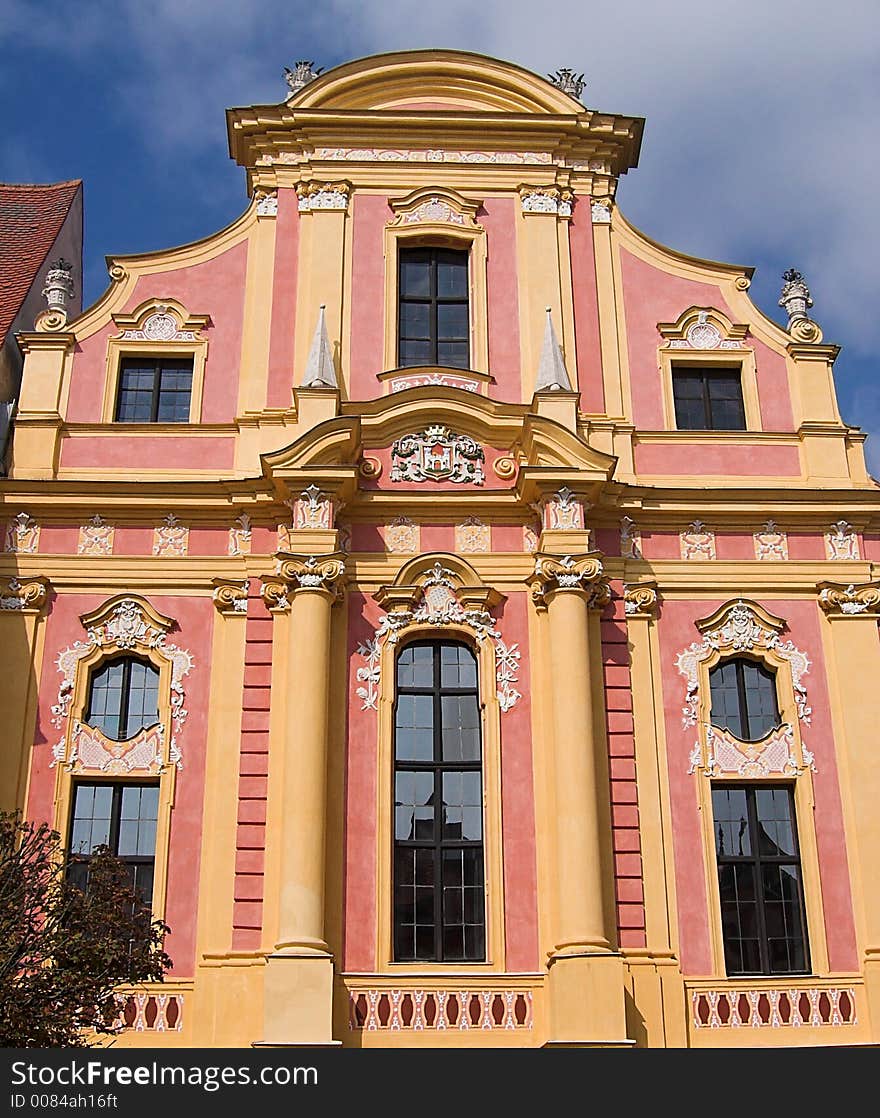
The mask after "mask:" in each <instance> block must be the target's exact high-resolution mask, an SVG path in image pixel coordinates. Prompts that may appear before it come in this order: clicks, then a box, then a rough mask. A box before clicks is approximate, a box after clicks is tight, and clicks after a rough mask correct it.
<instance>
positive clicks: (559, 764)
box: [533, 554, 629, 1047]
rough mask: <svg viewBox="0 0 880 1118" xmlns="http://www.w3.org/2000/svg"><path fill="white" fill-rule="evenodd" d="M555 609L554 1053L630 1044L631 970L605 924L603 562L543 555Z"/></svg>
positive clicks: (541, 591)
mask: <svg viewBox="0 0 880 1118" xmlns="http://www.w3.org/2000/svg"><path fill="white" fill-rule="evenodd" d="M533 584H534V591H533V593H534V594H535V596H536V598H537V599H538V601H539V605H543V606H545V607H546V609H547V613H548V619H549V624H550V634H549V636H550V659H551V671H552V680H553V703H552V709H553V731H554V733H553V738H554V757H553V772H554V783H555V800H556V862H557V872H556V879H557V880H556V885H557V917H556V929H555V934H554V936H553V942H554V949H553V951H552V953H551V957H550V963H549V968H550V969H549V974H548V983H547V991H548V999H549V1007H550V1039H549V1042H548V1043H550V1044H551V1045H561V1046H565V1047H593V1046H615V1047H616V1046H619V1045H624V1044H628V1043H629V1042H628V1041H627V1040H626V1023H625V1016H624V994H623V965H622V961H621V957H620V954H619V953H618V952H617V951H616V950H614V948H613V947H612V942H613V939H614V931H613V928H611V927H609V926H608V924H607V921H606V906H605V901H604V893H605V877H604V874H603V868H604V866H605V864H607V855H608V852H610V848H611V842H610V836H609V835H606V834H604V831H605V829H606V828H605V827H604V825H603V824H602V822H601V820H602V816H603V812H602V811H601V805H600V799H599V797H600V796H602V795H605V791H604V790H603V789H601V788H600V784H599V777H598V770H599V760H600V746H601V742H600V741H599V740H597V738H596V734H595V729H594V727H595V721H594V709H593V693H594V683H593V680H592V675H591V672H590V660H591V655H590V609H591V607H594V606H601V605H604V604H605V602H607V600H608V585H607V583H606V582H605V581H604V578H603V568H602V563H601V560H600V559H599V558H598V557H597V556H596V555H580V556H570V555H567V556H564V557H556V556H549V555H545V554H539V555H538V557H537V561H536V564H535V575H534V577H533Z"/></svg>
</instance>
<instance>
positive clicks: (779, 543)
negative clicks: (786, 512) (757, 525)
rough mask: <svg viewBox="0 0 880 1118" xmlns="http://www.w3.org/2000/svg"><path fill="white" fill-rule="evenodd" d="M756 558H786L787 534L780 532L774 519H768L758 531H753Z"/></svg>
mask: <svg viewBox="0 0 880 1118" xmlns="http://www.w3.org/2000/svg"><path fill="white" fill-rule="evenodd" d="M754 539H755V558H756V559H787V558H788V536H786V534H785V532H780V531H779V528H778V527H777V526H776V521H775V520H768V521H767V522H766V523H765V524H764V526H763V527H762V528H761V529H760V531H758V532H755V534H754Z"/></svg>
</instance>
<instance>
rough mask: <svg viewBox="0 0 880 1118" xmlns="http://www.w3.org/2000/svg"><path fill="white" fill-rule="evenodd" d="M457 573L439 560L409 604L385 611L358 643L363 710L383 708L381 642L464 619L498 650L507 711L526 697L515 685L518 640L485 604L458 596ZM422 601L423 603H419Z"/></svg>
mask: <svg viewBox="0 0 880 1118" xmlns="http://www.w3.org/2000/svg"><path fill="white" fill-rule="evenodd" d="M456 577H457V576H456V575H455V573H454V572H453V571H451V570H449V568H448V567H444V566H443V565H442V564H441V563H439V562H437V563H435V564H434V566H433V567H432V568H431V570H430V571H428V572H427V573H426V575H425V576H424V577H423V579H422V581H421V582H420V584H419V585H418V586H417V587H414V588H413V594H412V600H411V604H410V606H409V607H408V608H403V609H395V610H393V611H392V612H390V613H386V614H385V616H384V617H383V618H382V620H381V621H380V622H379V626H378V628H377V629H376V631H375V636H374V637H373V639H372V640H369V641H367V642H366V643H363V642H362V643H360V644H358V649H357V654H358V656H360V657H361V658H362V659H363V660H364V661H365V664H364V666H363V667H361V668H358V669H357V672H356V679H357V682H358V684H359V686H358V687H357V688H356V690H355V693H356V695H357V696H358V698H359V699H360V700H361V710H378V709H379V705H378V701H379V684H380V678H381V675H380V666H379V664H380V658H381V655H382V646H383V645H384V644H385V642H386V641H387V642H388V644H390V645H395V644H397V642H398V640H399V639H400V637H401V635H402V634H403V633H404V632H405V631H406V630H407V629H408V628H409V627H410V626H412V625H425V624H427V625H436V626H444V625H464V626H465V627H466V628H468V629H470V630H471V632H472V633H473V634H474V637H475V638H476V641H477V643H478V644H480V645H482V644H483V643H484V642H485V641H489V642H490V643H491V644H492V646H493V648H494V650H495V683H496V692H495V694H496V698H497V699H498V705H499V707H500V708H501V711H502V713H507V711H509V710H510V709H511V708H512V707H514V706H515V705H516V703H517V702H518V701H519V699H521V698H522V695H521V693H520V692H519V691H518V690H517V689H516V684H517V683H518V682H519V666H520V665H519V661H520V657H521V655H522V654H521V652H520V650H519V645H518V644H516V643H514V644H510V645H508V644H506V643H505V641H504V639H503V637H502V635H501V633H500V632H499V630H498V629H496V628H495V619H494V618H493V617H492V615H491V614H490V613H489V611H488V610H487V609H485V608H483V607H480V606H468V605H467V604H462V602H460V601H459V598H458V594H459V591H458V590H457V587H456ZM416 603H418V604H416Z"/></svg>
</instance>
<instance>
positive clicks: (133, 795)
mask: <svg viewBox="0 0 880 1118" xmlns="http://www.w3.org/2000/svg"><path fill="white" fill-rule="evenodd" d="M158 815H159V786H158V784H75V785H74V789H73V818H72V822H71V826H70V860H69V862H68V876H69V877H70V879H71V880H72V881H74V882H76V883H77V884H79V885H81V886H82V887H83V888H85V887H87V885H88V877H89V862H90V860H91V856H92V854H93V853H94V851H95V848H96V847H98V846H108V847H109V848H110V851H111V852H112V853H113V854H115V855H116V856H117V857H118V858H119V859H120V861H122V862H123V863H124V864H125V866H126V869H127V871H128V875H129V881H130V883H131V886H132V888H134V889H135V890H136V891H137V893H138V895H139V896H140V897H141V899H142V900H143V902H144V904H145V905H149V904H150V903H151V902H152V898H153V871H154V867H155V860H156V820H157V818H158Z"/></svg>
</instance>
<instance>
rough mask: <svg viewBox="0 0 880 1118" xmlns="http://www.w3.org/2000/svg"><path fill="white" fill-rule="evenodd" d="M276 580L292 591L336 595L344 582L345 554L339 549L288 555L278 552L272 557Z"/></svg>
mask: <svg viewBox="0 0 880 1118" xmlns="http://www.w3.org/2000/svg"><path fill="white" fill-rule="evenodd" d="M276 559H277V564H278V566H277V572H278V577H279V578H280V580H281V581H282V582H283V583H285V584H286V585H287V587H288V588H289V590H290V591H291V592H292V593H294V594H299V593H302V592H307V591H308V592H315V591H319V592H323V593H327V594H330V595H332V597H333V598H334V600H335V599H336V598H337V597H339V595H340V593H341V591H342V588H343V586H344V584H345V556H344V555H343V553H342V552H341V551H335V552H333V553H332V554H330V555H292V554H290V553H286V552H279V554H278V555H277V556H276Z"/></svg>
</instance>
